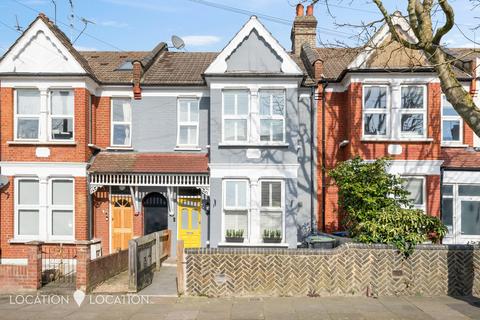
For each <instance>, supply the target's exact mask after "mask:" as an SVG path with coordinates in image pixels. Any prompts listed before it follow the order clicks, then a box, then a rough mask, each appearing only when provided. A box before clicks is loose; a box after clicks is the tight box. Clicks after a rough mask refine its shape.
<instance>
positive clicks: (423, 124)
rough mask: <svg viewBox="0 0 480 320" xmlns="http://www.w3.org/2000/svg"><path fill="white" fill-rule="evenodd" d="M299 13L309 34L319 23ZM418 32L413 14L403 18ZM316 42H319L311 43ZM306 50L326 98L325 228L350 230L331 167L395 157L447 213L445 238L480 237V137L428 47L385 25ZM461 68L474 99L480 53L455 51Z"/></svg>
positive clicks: (321, 181)
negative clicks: (365, 36)
mask: <svg viewBox="0 0 480 320" xmlns="http://www.w3.org/2000/svg"><path fill="white" fill-rule="evenodd" d="M306 18H308V17H304V16H301V10H300V16H297V18H296V19H295V24H302V26H303V27H304V28H305V26H307V29H308V28H310V29H309V30H306V31H305V33H306V34H308V33H309V32H310V33H309V34H310V36H311V37H314V36H315V35H314V34H315V29H316V21H311V20H308V21H307V20H306ZM394 21H395V23H396V25H397V26H398V27H399V28H401V30H403V32H404V33H405V34H408V33H409V31H408V30H409V28H408V26H407V24H406V21H404V20H403V18H401V17H399V16H395V17H394ZM312 42H313V40H312ZM308 43H309V42H308V41H307V44H303V45H302V46H301V47H297V48H295V47H294V48H293V49H294V51H297V52H298V51H300V52H301V56H302V58H303V60H304V62H305V64H306V65H307V66H308V67H309V68H308V69H309V71H310V74H311V75H312V77H314V78H315V79H317V80H318V83H319V85H318V90H317V93H318V96H317V101H318V104H317V118H316V119H317V122H316V123H317V163H318V167H317V180H316V181H317V188H318V189H317V190H318V192H317V195H318V203H319V206H318V208H319V210H318V227H319V229H323V230H325V231H334V230H341V229H342V226H341V212H340V210H339V208H338V204H337V201H338V193H337V192H338V190H337V188H336V186H335V185H334V183H333V181H332V179H331V178H330V177H329V176H328V170H330V169H332V168H333V167H335V166H336V165H337V164H338V163H339V162H340V161H345V160H348V159H351V158H352V157H355V156H360V157H361V158H363V159H365V160H374V159H377V158H379V157H390V158H391V159H392V162H391V167H390V169H389V170H390V171H391V172H392V173H395V174H399V175H401V176H403V177H404V178H406V179H407V184H406V187H407V189H408V190H409V191H410V192H411V197H412V199H413V200H414V203H415V206H416V207H417V208H420V209H422V210H424V211H425V212H426V214H429V215H433V216H437V217H441V219H442V220H443V221H444V223H445V224H446V225H447V226H448V228H449V234H448V236H447V238H446V239H445V243H467V242H470V241H479V240H480V202H479V200H480V172H479V169H480V152H477V148H478V147H480V139H479V138H478V137H477V136H476V135H475V134H474V133H473V131H472V130H471V129H470V128H469V127H468V126H467V125H466V124H465V123H464V121H463V120H462V119H461V118H460V117H459V115H458V114H457V113H456V111H455V110H454V109H453V107H452V106H451V104H450V103H449V102H448V101H447V100H446V99H445V97H444V95H443V94H442V90H441V87H440V81H439V79H438V77H437V76H436V74H435V72H434V70H433V68H432V67H431V66H430V64H429V63H428V61H427V60H426V59H425V57H424V56H423V55H422V54H420V53H419V52H415V51H409V50H407V49H404V48H400V47H399V45H398V44H397V43H395V42H391V37H390V33H389V31H388V28H387V26H383V27H382V28H381V29H380V30H379V31H378V32H377V33H376V34H375V35H374V36H373V38H372V39H371V42H370V43H369V44H368V45H367V47H365V48H323V47H322V48H316V47H312V46H311V45H309V44H308ZM448 52H449V54H450V55H451V56H452V58H455V59H453V60H454V61H455V63H454V64H453V70H454V73H455V75H456V76H457V78H458V80H459V81H460V82H461V83H462V85H463V86H464V88H465V89H466V90H467V91H469V92H470V93H471V95H472V96H473V97H474V99H475V101H476V102H477V103H478V102H480V100H479V98H478V92H477V90H476V88H477V87H478V84H477V82H478V70H477V69H476V66H477V65H478V61H479V57H480V54H479V53H478V52H473V50H469V49H448Z"/></svg>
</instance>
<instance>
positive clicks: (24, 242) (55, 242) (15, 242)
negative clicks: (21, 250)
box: [8, 239, 76, 244]
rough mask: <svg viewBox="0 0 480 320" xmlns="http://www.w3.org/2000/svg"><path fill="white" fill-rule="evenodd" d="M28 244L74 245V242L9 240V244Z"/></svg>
mask: <svg viewBox="0 0 480 320" xmlns="http://www.w3.org/2000/svg"><path fill="white" fill-rule="evenodd" d="M29 242H40V243H42V244H61V243H62V244H75V243H76V242H75V240H41V239H10V240H8V243H10V244H28V243H29Z"/></svg>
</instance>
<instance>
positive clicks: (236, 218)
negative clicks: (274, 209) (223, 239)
mask: <svg viewBox="0 0 480 320" xmlns="http://www.w3.org/2000/svg"><path fill="white" fill-rule="evenodd" d="M223 190H224V192H223V194H224V199H223V201H224V205H223V211H224V236H225V232H226V231H227V230H235V231H239V230H241V231H243V237H244V238H245V239H247V238H248V229H249V228H248V220H249V219H248V213H249V200H248V198H249V197H248V191H249V187H248V181H247V180H225V181H224V185H223Z"/></svg>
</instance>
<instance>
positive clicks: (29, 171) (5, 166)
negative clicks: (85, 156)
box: [0, 161, 87, 177]
mask: <svg viewBox="0 0 480 320" xmlns="http://www.w3.org/2000/svg"><path fill="white" fill-rule="evenodd" d="M0 173H1V174H2V175H5V176H37V177H55V176H62V177H86V176H87V164H86V163H78V162H77V163H76V162H9V161H4V162H0Z"/></svg>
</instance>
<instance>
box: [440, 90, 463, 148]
mask: <svg viewBox="0 0 480 320" xmlns="http://www.w3.org/2000/svg"><path fill="white" fill-rule="evenodd" d="M445 100H446V96H445V94H443V93H442V95H441V102H440V110H441V115H442V123H441V126H442V132H441V135H442V136H441V139H442V145H447V146H448V145H459V144H463V119H462V117H460V115H456V116H446V115H444V114H443V107H444V102H445ZM443 121H459V122H460V129H459V130H460V134H459V140H455V141H454V140H452V141H447V140H443V130H444V128H443Z"/></svg>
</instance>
